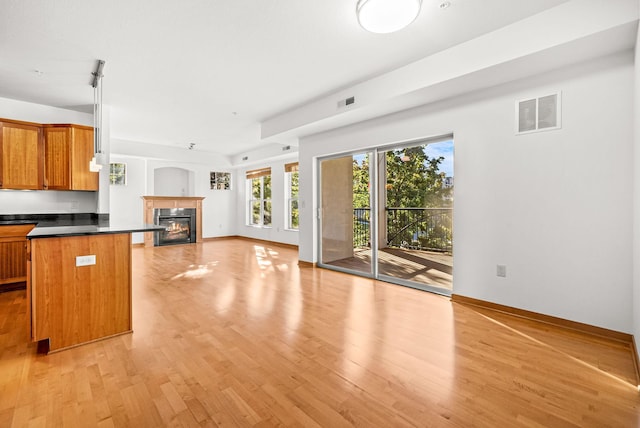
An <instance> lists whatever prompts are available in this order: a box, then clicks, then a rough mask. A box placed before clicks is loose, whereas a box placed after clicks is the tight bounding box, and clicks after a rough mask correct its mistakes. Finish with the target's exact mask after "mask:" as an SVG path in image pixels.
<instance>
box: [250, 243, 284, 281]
mask: <svg viewBox="0 0 640 428" xmlns="http://www.w3.org/2000/svg"><path fill="white" fill-rule="evenodd" d="M253 249H254V251H255V253H256V260H257V262H258V267H259V268H260V269H262V270H263V271H267V270H279V271H281V270H287V269H289V266H288V265H287V264H286V263H281V264H274V259H277V258H278V254H279V253H278V252H277V251H275V250H272V249H271V248H265V247H263V246H260V245H254V246H253ZM263 278H264V276H263Z"/></svg>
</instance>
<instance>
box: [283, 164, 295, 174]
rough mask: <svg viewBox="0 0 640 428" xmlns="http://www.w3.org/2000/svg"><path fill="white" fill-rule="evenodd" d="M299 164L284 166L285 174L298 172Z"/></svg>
mask: <svg viewBox="0 0 640 428" xmlns="http://www.w3.org/2000/svg"><path fill="white" fill-rule="evenodd" d="M297 171H298V162H291V163H286V164H284V172H297Z"/></svg>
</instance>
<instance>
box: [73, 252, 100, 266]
mask: <svg viewBox="0 0 640 428" xmlns="http://www.w3.org/2000/svg"><path fill="white" fill-rule="evenodd" d="M95 264H96V255H95V254H91V255H89V256H76V266H90V265H95Z"/></svg>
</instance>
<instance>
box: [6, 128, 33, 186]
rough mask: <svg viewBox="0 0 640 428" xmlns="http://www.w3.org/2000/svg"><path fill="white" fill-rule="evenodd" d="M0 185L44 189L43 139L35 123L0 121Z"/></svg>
mask: <svg viewBox="0 0 640 428" xmlns="http://www.w3.org/2000/svg"><path fill="white" fill-rule="evenodd" d="M0 130H1V132H0V158H1V162H0V187H1V188H3V189H29V190H39V189H43V188H44V187H43V183H44V143H43V139H42V138H41V128H40V127H39V126H36V125H27V124H19V123H12V122H0Z"/></svg>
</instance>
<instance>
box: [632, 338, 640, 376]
mask: <svg viewBox="0 0 640 428" xmlns="http://www.w3.org/2000/svg"><path fill="white" fill-rule="evenodd" d="M631 356H632V358H633V368H634V369H635V370H636V380H637V383H638V388H640V360H639V359H638V347H637V346H636V338H635V336H633V335H632V336H631Z"/></svg>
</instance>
